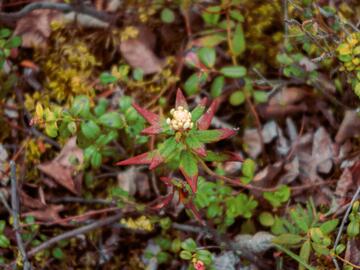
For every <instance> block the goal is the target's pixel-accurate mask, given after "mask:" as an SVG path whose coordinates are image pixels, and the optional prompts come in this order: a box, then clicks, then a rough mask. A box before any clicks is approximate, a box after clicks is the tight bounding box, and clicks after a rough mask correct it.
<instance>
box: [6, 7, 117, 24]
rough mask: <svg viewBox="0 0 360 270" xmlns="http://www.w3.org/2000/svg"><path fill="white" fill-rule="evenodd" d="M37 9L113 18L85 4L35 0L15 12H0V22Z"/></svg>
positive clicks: (17, 18) (11, 19) (17, 17)
mask: <svg viewBox="0 0 360 270" xmlns="http://www.w3.org/2000/svg"><path fill="white" fill-rule="evenodd" d="M38 9H52V10H59V11H63V12H70V11H74V12H77V13H81V14H86V15H89V16H91V17H94V18H97V19H99V20H101V21H105V22H112V21H113V20H114V19H115V16H114V15H110V14H108V13H105V12H101V11H98V10H96V9H94V8H92V7H89V6H86V5H74V4H72V5H71V4H64V3H46V2H35V3H31V4H29V5H27V6H25V7H24V8H23V9H21V10H20V11H17V12H9V13H7V12H0V22H4V23H9V22H14V21H17V20H19V19H20V18H22V17H24V16H25V15H27V14H28V13H30V12H31V11H34V10H38Z"/></svg>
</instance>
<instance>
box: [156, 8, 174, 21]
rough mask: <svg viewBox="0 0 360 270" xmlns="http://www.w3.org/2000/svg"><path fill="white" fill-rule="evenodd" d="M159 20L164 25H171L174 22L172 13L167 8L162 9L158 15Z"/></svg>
mask: <svg viewBox="0 0 360 270" xmlns="http://www.w3.org/2000/svg"><path fill="white" fill-rule="evenodd" d="M160 17H161V20H162V21H163V22H164V23H173V22H174V20H175V14H174V12H173V11H172V10H171V9H169V8H164V9H163V10H162V11H161V14H160Z"/></svg>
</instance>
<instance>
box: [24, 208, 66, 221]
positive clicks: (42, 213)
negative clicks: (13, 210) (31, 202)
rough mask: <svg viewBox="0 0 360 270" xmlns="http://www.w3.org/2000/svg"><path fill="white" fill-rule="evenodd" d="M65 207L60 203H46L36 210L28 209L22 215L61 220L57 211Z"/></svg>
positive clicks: (38, 218)
mask: <svg viewBox="0 0 360 270" xmlns="http://www.w3.org/2000/svg"><path fill="white" fill-rule="evenodd" d="M64 209H65V207H64V206H63V205H62V204H60V205H47V206H46V207H45V208H43V209H41V210H36V211H30V212H27V213H24V214H23V215H24V216H33V217H34V218H35V219H37V220H39V221H56V220H61V216H60V215H59V213H60V212H61V211H63V210H64Z"/></svg>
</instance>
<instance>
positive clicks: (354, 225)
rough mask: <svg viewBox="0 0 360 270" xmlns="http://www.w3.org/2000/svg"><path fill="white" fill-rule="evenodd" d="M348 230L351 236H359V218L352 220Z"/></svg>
mask: <svg viewBox="0 0 360 270" xmlns="http://www.w3.org/2000/svg"><path fill="white" fill-rule="evenodd" d="M346 232H347V234H348V236H350V237H355V236H357V235H358V234H359V232H360V222H359V221H357V220H352V221H350V223H349V225H348V227H347V229H346Z"/></svg>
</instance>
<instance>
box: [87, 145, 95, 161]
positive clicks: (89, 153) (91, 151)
mask: <svg viewBox="0 0 360 270" xmlns="http://www.w3.org/2000/svg"><path fill="white" fill-rule="evenodd" d="M95 152H97V149H96V146H95V145H90V146H89V147H86V148H85V150H84V159H85V161H87V162H89V161H90V160H91V157H92V156H93V154H94V153H95Z"/></svg>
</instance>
